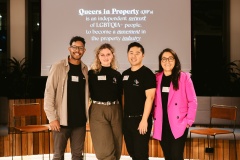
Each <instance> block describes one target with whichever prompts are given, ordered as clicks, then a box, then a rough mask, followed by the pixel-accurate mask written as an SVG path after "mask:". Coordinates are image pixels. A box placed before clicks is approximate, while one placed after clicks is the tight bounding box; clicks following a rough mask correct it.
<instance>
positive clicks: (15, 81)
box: [7, 57, 29, 98]
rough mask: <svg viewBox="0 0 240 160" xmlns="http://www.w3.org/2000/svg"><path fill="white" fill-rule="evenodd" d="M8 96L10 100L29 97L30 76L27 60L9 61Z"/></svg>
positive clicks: (13, 59) (14, 59)
mask: <svg viewBox="0 0 240 160" xmlns="http://www.w3.org/2000/svg"><path fill="white" fill-rule="evenodd" d="M7 79H8V92H9V93H8V95H9V97H10V98H25V97H26V96H27V95H28V88H29V87H28V86H29V74H28V62H27V60H26V59H25V58H23V59H21V60H17V59H16V58H15V57H12V58H10V59H8V76H7Z"/></svg>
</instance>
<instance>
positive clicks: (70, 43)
mask: <svg viewBox="0 0 240 160" xmlns="http://www.w3.org/2000/svg"><path fill="white" fill-rule="evenodd" d="M76 41H81V42H82V43H83V45H84V46H85V44H86V42H85V39H84V38H83V37H80V36H74V37H72V39H71V40H70V42H69V45H70V46H71V45H72V43H73V42H76Z"/></svg>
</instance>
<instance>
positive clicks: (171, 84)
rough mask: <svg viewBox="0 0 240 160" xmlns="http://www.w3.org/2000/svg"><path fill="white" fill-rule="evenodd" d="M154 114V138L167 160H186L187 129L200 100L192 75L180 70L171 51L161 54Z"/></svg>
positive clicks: (176, 58)
mask: <svg viewBox="0 0 240 160" xmlns="http://www.w3.org/2000/svg"><path fill="white" fill-rule="evenodd" d="M156 82H157V86H156V95H155V106H154V112H153V118H154V125H153V127H154V128H153V138H155V139H157V140H159V141H160V145H161V147H162V150H163V154H164V157H165V159H166V160H183V152H184V145H185V141H186V138H187V134H188V128H189V127H190V126H191V125H192V124H193V122H194V120H195V117H196V111H197V97H196V93H195V90H194V86H193V83H192V80H191V78H190V74H189V73H185V72H182V71H181V64H180V61H179V58H178V56H177V54H176V53H175V52H174V51H173V50H172V49H169V48H166V49H164V50H163V51H162V52H161V53H160V55H159V72H158V73H157V74H156Z"/></svg>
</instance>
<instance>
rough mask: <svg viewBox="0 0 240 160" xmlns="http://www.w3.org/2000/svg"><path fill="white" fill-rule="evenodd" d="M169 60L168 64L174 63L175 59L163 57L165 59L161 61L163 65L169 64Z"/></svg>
mask: <svg viewBox="0 0 240 160" xmlns="http://www.w3.org/2000/svg"><path fill="white" fill-rule="evenodd" d="M167 60H168V62H173V61H174V57H168V58H165V57H163V58H162V59H161V61H162V62H163V63H165V62H167Z"/></svg>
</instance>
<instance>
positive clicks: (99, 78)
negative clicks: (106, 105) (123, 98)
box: [98, 76, 107, 81]
mask: <svg viewBox="0 0 240 160" xmlns="http://www.w3.org/2000/svg"><path fill="white" fill-rule="evenodd" d="M98 80H99V81H104V80H107V77H106V76H98Z"/></svg>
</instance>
